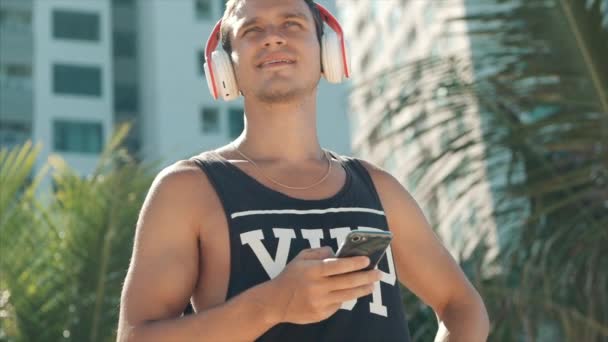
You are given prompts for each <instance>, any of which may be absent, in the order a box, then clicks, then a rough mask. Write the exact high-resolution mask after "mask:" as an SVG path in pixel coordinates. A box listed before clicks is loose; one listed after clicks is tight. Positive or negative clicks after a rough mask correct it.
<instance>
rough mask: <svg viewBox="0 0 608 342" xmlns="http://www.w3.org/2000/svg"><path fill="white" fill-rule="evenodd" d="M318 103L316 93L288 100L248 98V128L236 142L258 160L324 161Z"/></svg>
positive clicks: (286, 161)
mask: <svg viewBox="0 0 608 342" xmlns="http://www.w3.org/2000/svg"><path fill="white" fill-rule="evenodd" d="M316 105H317V103H316V93H314V94H311V95H310V96H306V97H304V98H298V99H297V101H293V102H288V103H270V104H269V103H262V102H259V101H255V100H252V99H247V98H245V113H246V120H245V129H244V131H243V133H242V134H241V136H240V137H238V138H237V139H236V140H235V145H236V146H238V149H239V150H240V151H241V152H243V153H244V154H246V155H247V156H249V157H250V158H251V159H254V160H258V161H265V162H279V163H285V164H294V165H296V164H303V163H306V162H311V161H319V160H323V159H324V156H323V151H322V150H321V146H320V145H319V139H318V137H317V121H316Z"/></svg>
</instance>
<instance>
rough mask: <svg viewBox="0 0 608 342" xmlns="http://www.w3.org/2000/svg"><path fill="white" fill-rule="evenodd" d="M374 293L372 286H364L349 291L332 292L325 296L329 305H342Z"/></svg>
mask: <svg viewBox="0 0 608 342" xmlns="http://www.w3.org/2000/svg"><path fill="white" fill-rule="evenodd" d="M373 291H374V284H366V285H361V286H357V287H354V288H351V289H345V290H338V291H332V292H330V293H329V295H328V296H327V301H328V302H329V303H335V304H338V303H344V302H347V301H349V300H353V299H357V298H359V297H363V296H367V295H369V294H370V293H372V292H373Z"/></svg>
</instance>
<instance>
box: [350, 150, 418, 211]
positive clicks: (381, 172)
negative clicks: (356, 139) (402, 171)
mask: <svg viewBox="0 0 608 342" xmlns="http://www.w3.org/2000/svg"><path fill="white" fill-rule="evenodd" d="M354 159H356V160H357V161H359V162H360V163H361V164H362V165H363V167H364V168H365V169H366V170H367V172H368V173H369V175H370V177H371V179H372V181H373V183H374V187H375V188H376V191H377V192H378V196H379V197H380V201H381V202H382V206H383V207H384V210H385V212H386V213H387V216H396V215H399V216H401V215H407V214H408V213H411V212H412V211H416V212H418V211H419V210H420V209H419V207H418V204H417V203H416V200H415V199H414V198H413V197H412V195H411V194H410V193H409V191H408V190H407V189H406V188H405V187H404V186H403V185H402V184H401V182H400V181H399V180H398V179H397V178H396V177H395V176H394V175H392V174H391V173H390V172H389V171H387V170H385V169H383V168H382V167H380V166H378V165H376V164H374V163H372V162H369V161H366V160H363V159H359V158H354Z"/></svg>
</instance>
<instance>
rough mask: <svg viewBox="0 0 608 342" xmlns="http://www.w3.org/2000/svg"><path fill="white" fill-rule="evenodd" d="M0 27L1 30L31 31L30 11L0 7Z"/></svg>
mask: <svg viewBox="0 0 608 342" xmlns="http://www.w3.org/2000/svg"><path fill="white" fill-rule="evenodd" d="M0 28H1V29H2V31H5V30H6V31H10V32H31V29H32V12H30V11H23V10H16V9H8V8H0Z"/></svg>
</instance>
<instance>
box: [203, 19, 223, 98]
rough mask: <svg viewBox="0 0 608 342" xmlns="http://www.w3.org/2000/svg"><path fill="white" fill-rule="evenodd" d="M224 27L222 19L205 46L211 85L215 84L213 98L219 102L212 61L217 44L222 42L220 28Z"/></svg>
mask: <svg viewBox="0 0 608 342" xmlns="http://www.w3.org/2000/svg"><path fill="white" fill-rule="evenodd" d="M221 27H222V19H220V20H218V21H217V24H215V27H214V28H213V31H211V34H210V35H209V39H207V45H206V46H205V60H206V61H207V65H209V76H211V83H212V84H213V98H214V99H216V100H217V98H218V95H219V94H218V93H217V87H216V85H215V75H214V74H213V67H212V65H213V63H212V61H211V53H212V52H213V51H214V50H215V49H216V48H217V44H218V43H219V41H220V28H221Z"/></svg>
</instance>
